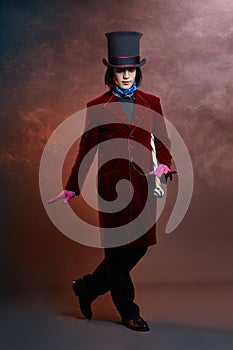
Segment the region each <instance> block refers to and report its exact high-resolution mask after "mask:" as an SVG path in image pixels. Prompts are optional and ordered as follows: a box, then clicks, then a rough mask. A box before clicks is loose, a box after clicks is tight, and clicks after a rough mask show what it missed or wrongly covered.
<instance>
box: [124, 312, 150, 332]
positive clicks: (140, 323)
mask: <svg viewBox="0 0 233 350" xmlns="http://www.w3.org/2000/svg"><path fill="white" fill-rule="evenodd" d="M122 324H123V325H124V326H126V327H128V328H129V329H132V330H133V331H138V332H147V331H149V330H150V328H149V326H148V324H147V323H146V321H144V320H143V318H142V317H141V316H138V315H137V316H132V317H130V318H127V319H122Z"/></svg>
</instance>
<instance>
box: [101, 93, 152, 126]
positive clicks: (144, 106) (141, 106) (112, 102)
mask: <svg viewBox="0 0 233 350" xmlns="http://www.w3.org/2000/svg"><path fill="white" fill-rule="evenodd" d="M135 95H136V98H135V103H134V112H133V118H132V123H133V124H134V125H135V126H137V125H138V124H140V123H141V122H142V120H143V118H144V117H145V115H146V114H147V112H148V110H149V109H150V104H149V103H148V102H147V101H146V100H145V98H144V97H143V93H142V92H141V91H140V90H137V91H136V93H135ZM103 108H104V109H105V110H107V111H108V112H110V113H112V114H113V115H114V116H115V117H117V118H118V119H120V120H121V121H122V122H124V123H125V124H129V121H128V119H127V117H126V115H125V112H124V110H123V108H122V106H121V105H120V103H119V102H118V100H117V98H116V97H115V96H114V95H113V94H112V93H111V95H110V97H109V99H108V101H107V102H106V103H105V104H104V106H103Z"/></svg>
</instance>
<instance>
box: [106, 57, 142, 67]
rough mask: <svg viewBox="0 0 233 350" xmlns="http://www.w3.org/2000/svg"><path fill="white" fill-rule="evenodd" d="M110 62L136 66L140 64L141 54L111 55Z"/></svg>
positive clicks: (118, 64)
mask: <svg viewBox="0 0 233 350" xmlns="http://www.w3.org/2000/svg"><path fill="white" fill-rule="evenodd" d="M108 62H109V64H112V65H115V66H126V65H130V66H134V65H137V64H139V62H140V56H109V58H108Z"/></svg>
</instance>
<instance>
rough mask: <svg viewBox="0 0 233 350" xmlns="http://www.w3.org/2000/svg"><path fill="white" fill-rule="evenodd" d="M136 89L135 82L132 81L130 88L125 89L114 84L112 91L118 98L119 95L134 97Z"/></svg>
mask: <svg viewBox="0 0 233 350" xmlns="http://www.w3.org/2000/svg"><path fill="white" fill-rule="evenodd" d="M136 90H137V86H136V82H134V83H133V86H131V88H129V89H125V90H124V89H121V88H120V87H119V86H117V85H115V86H114V88H113V91H112V92H113V95H115V96H116V97H119V98H121V97H126V98H134V95H135V91H136Z"/></svg>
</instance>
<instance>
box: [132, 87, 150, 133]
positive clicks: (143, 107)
mask: <svg viewBox="0 0 233 350" xmlns="http://www.w3.org/2000/svg"><path fill="white" fill-rule="evenodd" d="M149 110H150V104H149V103H148V102H147V101H146V100H145V99H144V98H143V96H142V94H141V91H140V90H137V91H136V99H135V104H134V112H133V118H132V124H133V125H134V128H133V130H134V129H135V127H137V126H138V125H139V124H141V123H143V119H144V117H145V116H146V114H147V112H148V111H149Z"/></svg>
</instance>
